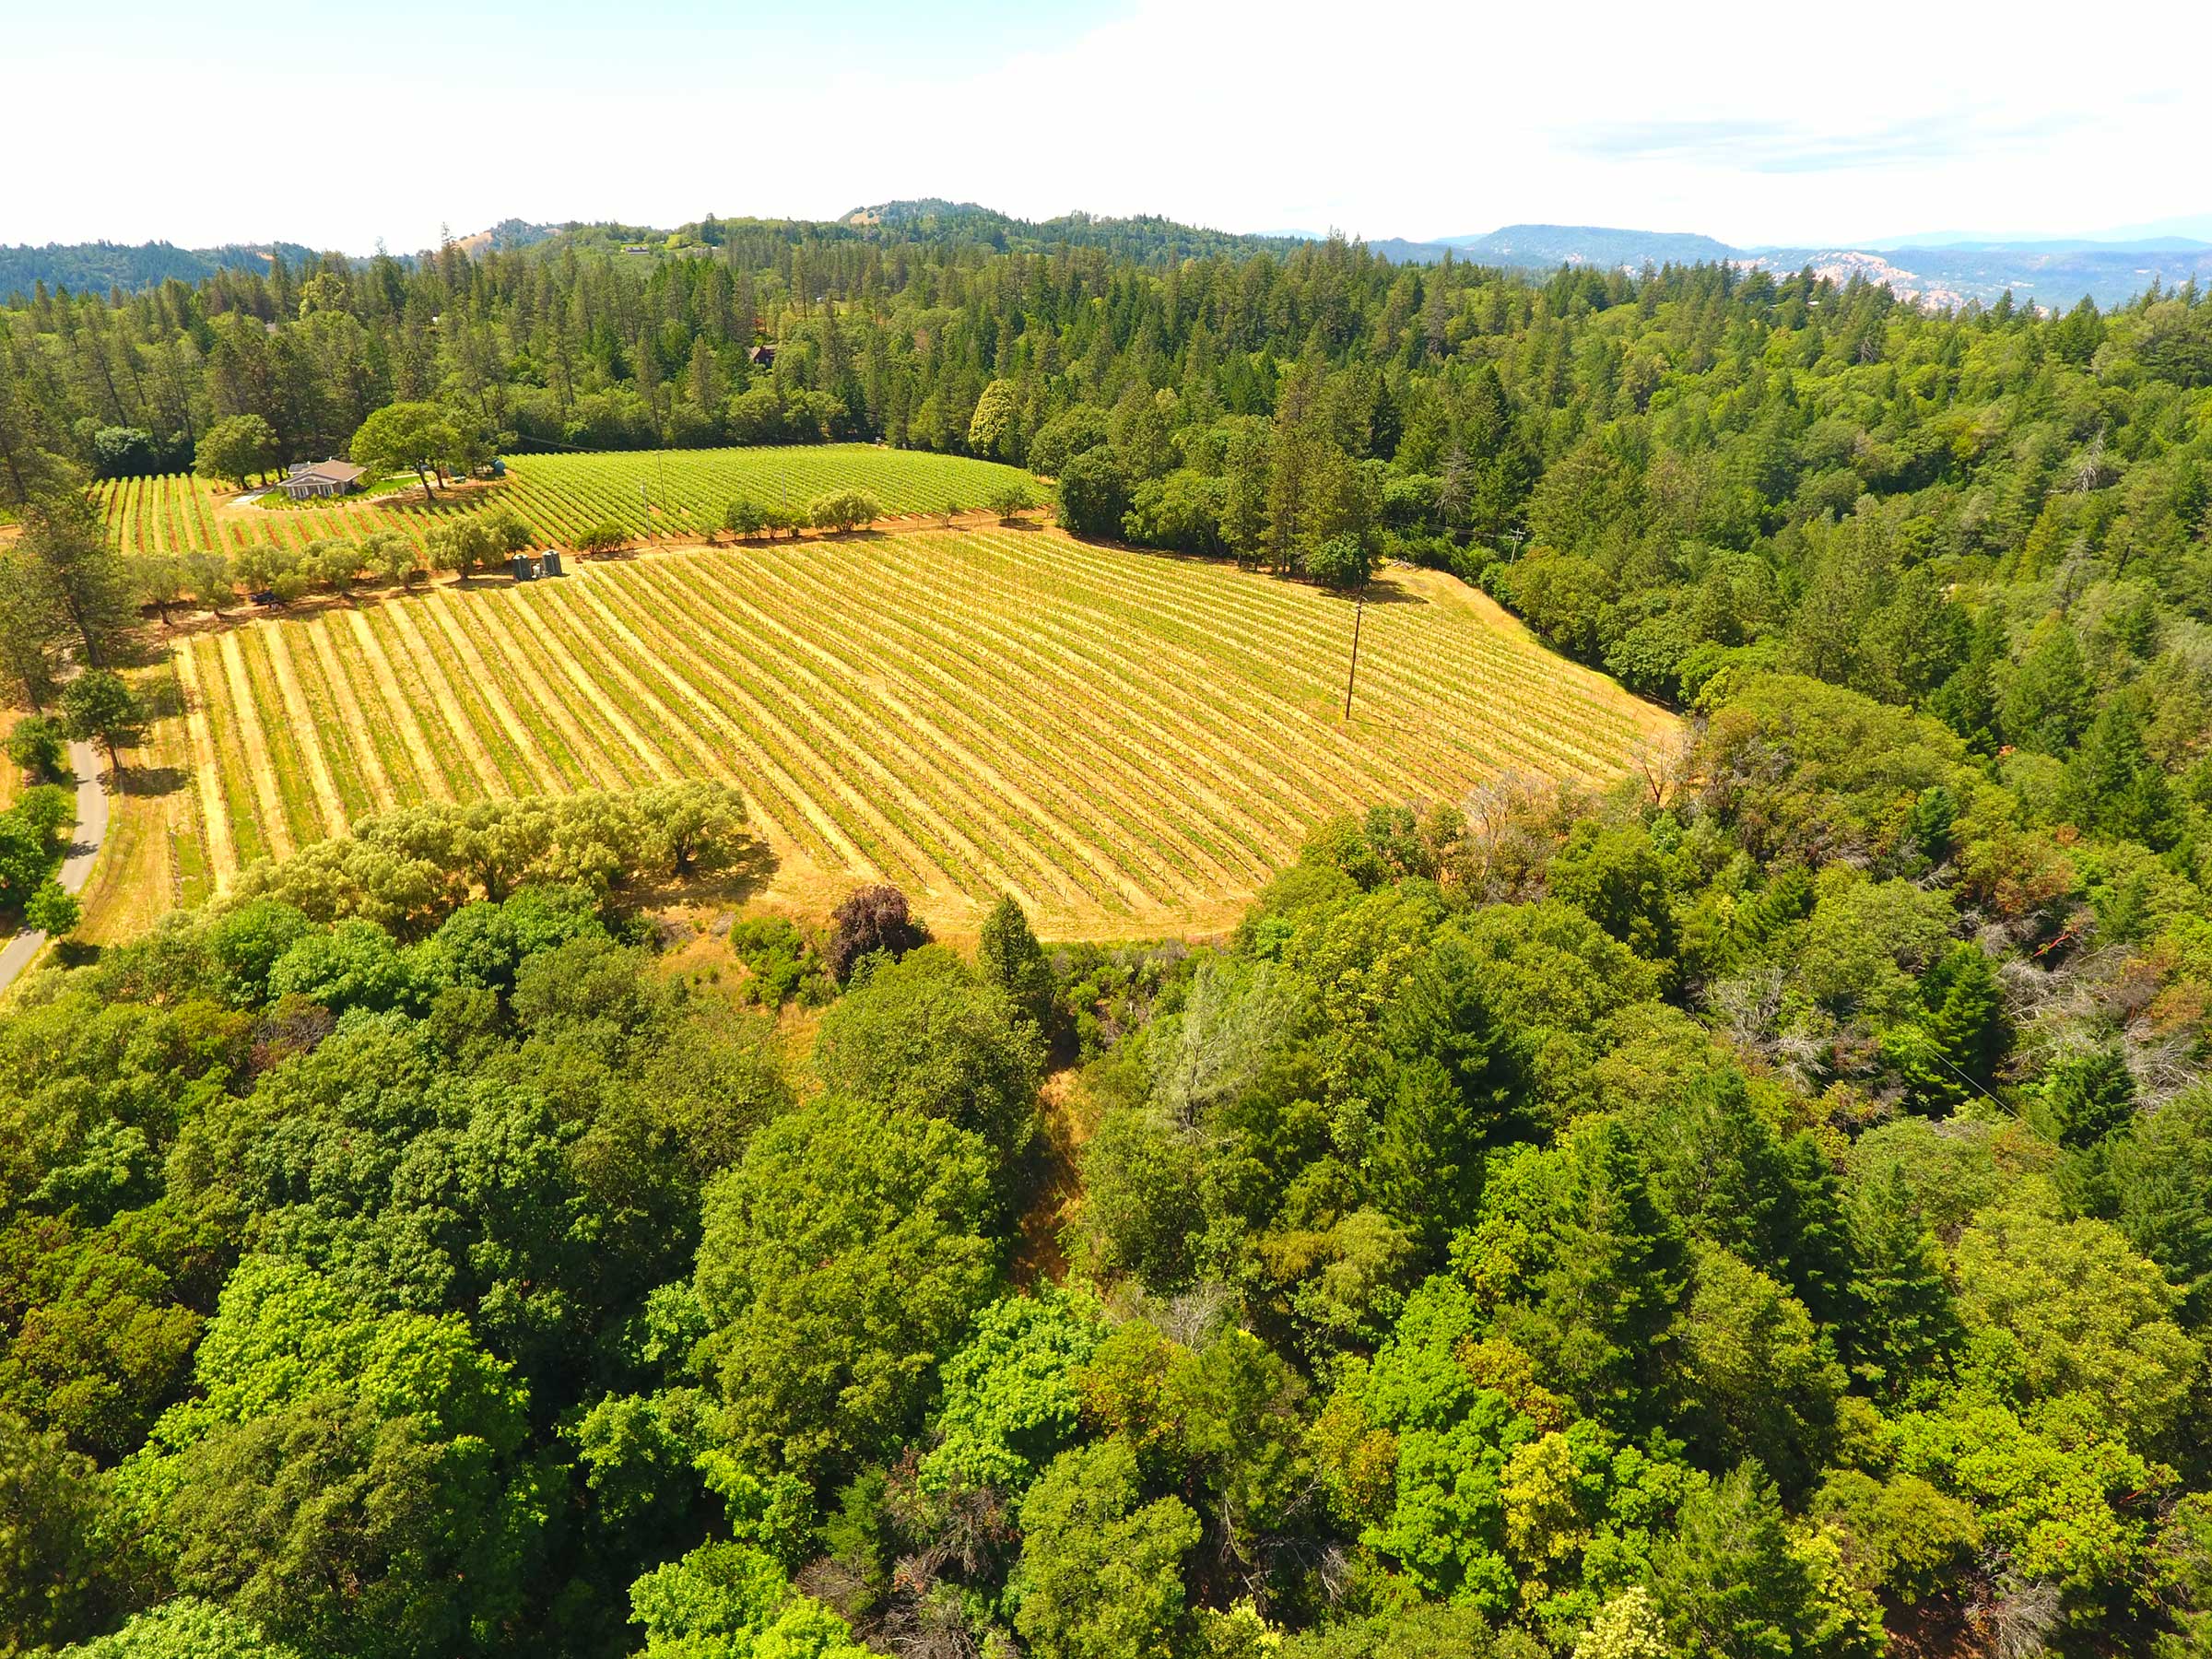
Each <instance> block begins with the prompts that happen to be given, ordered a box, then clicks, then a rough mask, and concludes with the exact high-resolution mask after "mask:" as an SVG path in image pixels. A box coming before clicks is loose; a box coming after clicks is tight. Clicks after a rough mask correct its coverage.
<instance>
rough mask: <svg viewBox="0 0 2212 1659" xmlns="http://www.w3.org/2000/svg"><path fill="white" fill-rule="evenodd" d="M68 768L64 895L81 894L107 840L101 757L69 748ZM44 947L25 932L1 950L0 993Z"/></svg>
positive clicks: (85, 747) (83, 747)
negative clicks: (71, 801)
mask: <svg viewBox="0 0 2212 1659" xmlns="http://www.w3.org/2000/svg"><path fill="white" fill-rule="evenodd" d="M69 766H70V770H71V771H75V772H76V833H75V834H74V835H73V836H72V837H71V838H70V841H69V851H68V853H67V854H66V855H65V857H64V858H63V859H62V869H61V883H62V888H63V890H65V892H71V893H81V892H83V891H84V890H85V883H86V882H88V881H89V880H91V879H92V861H93V860H94V859H96V858H98V857H99V856H100V843H101V842H102V841H106V840H107V838H108V792H107V791H106V789H104V788H102V787H101V785H100V758H99V756H98V755H96V754H94V753H93V750H92V746H91V745H90V744H88V743H73V744H71V745H70V746H69ZM45 945H46V935H44V934H42V933H33V932H25V933H19V934H18V935H16V936H15V937H14V938H12V939H10V940H9V941H8V942H7V945H6V947H5V948H0V991H6V989H7V988H8V986H10V985H12V984H14V983H15V981H16V976H17V975H18V974H19V973H21V972H22V971H23V970H24V969H26V968H28V967H29V966H30V963H31V960H32V959H33V958H35V957H36V956H37V955H38V954H39V952H40V951H41V950H42V949H43V948H44V947H45Z"/></svg>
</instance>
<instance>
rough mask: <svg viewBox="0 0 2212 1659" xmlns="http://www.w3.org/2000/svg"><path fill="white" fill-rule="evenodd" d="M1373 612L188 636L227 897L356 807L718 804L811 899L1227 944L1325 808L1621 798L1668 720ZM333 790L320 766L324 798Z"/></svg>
mask: <svg viewBox="0 0 2212 1659" xmlns="http://www.w3.org/2000/svg"><path fill="white" fill-rule="evenodd" d="M1378 601H1379V602H1377V603H1373V604H1371V605H1370V606H1368V607H1367V612H1366V622H1365V631H1364V634H1363V640H1362V645H1361V652H1360V667H1359V695H1358V699H1357V704H1356V709H1355V713H1354V716H1353V718H1352V720H1351V721H1350V722H1349V723H1348V724H1347V723H1345V722H1344V721H1342V720H1341V719H1340V718H1339V711H1340V704H1341V700H1342V697H1343V687H1344V678H1343V677H1344V671H1345V661H1346V653H1347V647H1348V645H1349V642H1350V625H1351V607H1350V606H1348V605H1347V604H1345V603H1344V602H1342V601H1340V600H1337V599H1335V598H1332V597H1330V596H1328V595H1326V594H1321V593H1318V592H1316V591H1314V590H1312V589H1311V588H1307V587H1303V586H1300V585H1296V584H1291V583H1285V582H1274V581H1270V580H1268V579H1266V578H1265V577H1261V576H1257V575H1252V574H1249V573H1245V572H1241V571H1235V570H1231V569H1229V568H1227V567H1224V566H1219V565H1210V564H1201V563H1195V562H1190V561H1182V560H1174V559H1160V558H1157V557H1152V556H1147V555H1143V554H1135V553H1127V552H1122V551H1118V550H1115V549H1112V548H1106V547H1088V546H1085V545H1082V544H1079V543H1077V542H1074V541H1072V540H1070V539H1069V538H1067V537H1065V536H1063V535H1058V534H1057V533H1053V532H1044V531H990V532H980V533H974V534H966V533H961V534H953V535H912V536H903V537H901V536H896V535H889V536H879V537H872V538H863V539H859V540H851V541H841V542H837V541H822V542H800V543H784V544H778V545H776V546H774V547H737V548H732V549H725V550H691V551H679V552H673V553H669V554H667V555H665V556H662V557H657V558H653V559H643V560H638V561H632V562H629V563H627V564H618V565H611V566H593V567H591V568H589V569H587V570H585V571H582V572H581V573H580V574H577V575H574V576H571V578H570V579H568V580H566V581H562V582H539V583H533V584H530V585H528V586H524V587H510V586H507V585H505V584H503V583H484V584H479V585H478V586H477V587H475V588H473V589H469V590H462V589H457V588H445V589H441V590H438V591H435V592H429V593H420V594H405V595H401V594H385V595H372V596H370V597H368V598H366V599H365V600H364V601H363V603H362V605H361V606H359V608H358V609H357V608H355V607H352V606H344V605H332V606H325V607H324V608H323V609H321V610H320V611H317V612H313V613H312V614H302V615H299V616H295V617H292V618H287V619H285V620H281V621H275V622H266V621H261V622H253V623H249V624H245V625H243V626H242V627H241V628H239V629H234V630H232V631H229V632H227V633H224V634H221V635H219V636H213V637H205V636H204V637H201V638H199V639H196V640H194V641H188V642H186V644H185V645H184V646H183V648H182V656H181V661H180V670H181V673H180V678H181V680H182V684H183V686H184V688H185V690H186V693H187V698H186V705H187V708H188V709H189V710H190V711H191V712H192V714H193V718H192V720H191V721H190V722H189V724H188V726H187V730H186V732H185V735H184V736H183V738H182V739H181V740H180V743H179V747H178V753H179V754H180V756H181V757H182V758H183V759H182V762H181V763H182V764H183V765H184V766H186V767H187V768H188V770H189V771H190V774H191V776H192V778H193V780H194V787H195V789H196V791H197V792H198V794H200V795H201V796H202V797H203V799H204V801H205V803H206V822H207V824H208V826H209V831H210V832H209V834H208V836H207V843H208V852H209V861H208V862H209V864H210V865H212V866H213V869H214V873H215V875H216V876H217V877H218V878H219V877H220V876H222V875H224V874H227V873H228V872H229V870H230V869H231V868H234V867H235V866H236V865H237V864H239V863H241V862H242V861H244V860H247V859H250V858H253V857H255V856H258V855H261V854H262V853H267V852H270V851H273V850H275V849H276V848H277V847H278V846H281V845H287V844H290V843H291V842H293V841H297V840H299V839H300V837H301V836H302V835H303V834H305V833H306V832H307V831H308V830H310V829H311V828H312V827H313V826H315V825H317V824H319V823H322V822H324V820H326V819H328V818H330V817H331V816H332V814H333V813H334V812H343V813H344V814H347V815H348V816H352V815H358V814H359V812H360V811H362V810H364V809H366V808H370V807H372V806H375V805H379V804H382V802H384V801H386V800H388V799H400V800H406V799H415V798H421V797H423V796H430V797H441V798H473V797H477V796H480V795H483V794H510V793H523V792H526V791H533V790H541V789H548V788H550V789H565V788H578V787H592V786H598V785H601V784H606V783H622V782H644V781H647V780H650V779H652V778H657V777H674V776H711V777H717V778H722V779H725V780H728V781H731V782H735V783H737V784H738V785H739V786H740V787H741V788H742V789H743V790H744V791H745V792H746V794H747V799H748V801H749V802H750V803H751V804H752V807H753V810H754V814H755V818H756V821H757V822H758V823H759V825H760V826H761V828H762V829H763V830H764V832H765V833H766V834H767V835H768V836H769V838H770V839H771V841H772V842H773V843H774V845H775V847H776V849H777V852H778V853H779V854H780V855H781V857H782V859H783V861H784V877H783V880H784V883H785V885H786V887H787V888H788V889H789V890H791V891H793V892H794V893H799V892H804V893H806V894H808V895H811V896H813V897H816V898H819V897H821V896H824V895H833V894H834V893H835V892H836V891H837V890H839V889H840V888H842V887H844V886H847V885H850V884H851V883H853V882H854V881H857V880H862V879H875V878H888V879H891V880H894V881H898V882H900V884H901V885H903V886H905V887H906V888H908V889H909V891H910V892H911V893H912V895H913V896H914V897H915V899H916V900H917V902H918V903H919V904H920V905H921V906H922V907H923V909H924V911H925V912H927V913H928V914H930V915H931V916H932V917H933V919H935V920H936V921H938V922H939V923H940V924H942V925H945V926H947V927H951V928H954V929H958V928H959V927H960V926H962V925H971V924H972V922H973V918H974V915H975V912H976V908H977V907H978V906H980V905H982V904H984V903H987V902H988V901H989V900H991V899H993V898H994V897H995V896H996V895H997V894H998V893H999V892H1001V891H1012V892H1014V893H1016V894H1017V895H1018V897H1020V898H1021V899H1022V900H1024V902H1025V903H1027V904H1028V905H1030V907H1031V908H1032V909H1033V910H1034V911H1036V912H1038V913H1039V914H1040V917H1041V922H1042V924H1044V925H1045V926H1046V927H1047V928H1048V929H1049V930H1053V931H1056V932H1059V933H1061V934H1063V935H1077V934H1082V933H1090V934H1094V935H1097V934H1112V933H1121V934H1128V933H1132V932H1136V931H1148V930H1161V931H1164V930H1169V929H1174V928H1189V927H1194V926H1209V925H1217V924H1220V923H1221V922H1222V921H1223V920H1225V919H1226V918H1228V917H1229V916H1230V915H1232V914H1233V913H1234V912H1235V911H1236V910H1237V909H1238V908H1239V907H1240V906H1241V905H1242V904H1243V903H1244V902H1245V901H1246V900H1248V899H1249V897H1250V895H1251V894H1252V892H1253V890H1254V889H1255V888H1257V887H1258V886H1259V885H1260V884H1261V883H1262V882H1264V881H1265V879H1266V878H1267V877H1268V875H1269V873H1270V872H1272V871H1273V870H1274V869H1276V868H1277V867H1279V866H1280V865H1282V863H1284V862H1285V861H1286V860H1288V858H1289V857H1290V856H1291V855H1292V854H1293V853H1295V851H1296V849H1297V847H1298V845H1299V843H1300V841H1301V840H1302V839H1303V838H1304V837H1305V835H1306V834H1307V833H1308V832H1310V831H1311V830H1312V828H1313V827H1314V826H1315V825H1316V824H1318V823H1320V822H1322V821H1323V820H1324V819H1326V818H1329V817H1332V816H1334V815H1335V814H1337V813H1340V812H1344V811H1347V810H1353V809H1357V808H1360V807H1364V806H1370V805H1373V804H1376V803H1379V802H1396V801H1403V800H1406V799H1407V798H1420V799H1429V800H1451V799H1456V798H1458V797H1460V796H1462V795H1464V794H1465V793H1466V792H1467V791H1469V790H1470V789H1472V788H1474V787H1476V786H1477V785H1478V784H1480V783H1481V782H1484V781H1485V780H1487V779H1488V778H1490V777H1493V776H1495V775H1497V774H1498V773H1499V772H1500V771H1523V772H1528V773H1534V774H1541V775H1547V776H1554V777H1557V776H1569V775H1575V776H1589V777H1603V776H1607V775H1611V774H1614V773H1617V772H1618V771H1620V770H1621V769H1622V768H1624V767H1625V766H1626V765H1627V764H1628V763H1629V761H1630V758H1631V756H1632V754H1633V752H1634V750H1635V748H1636V747H1637V746H1638V745H1639V744H1640V743H1642V742H1645V741H1647V740H1650V739H1652V738H1653V737H1656V736H1658V735H1661V734H1663V733H1664V732H1665V730H1666V729H1667V728H1668V727H1669V725H1670V722H1669V720H1668V718H1667V716H1665V714H1664V713H1662V712H1660V711H1658V710H1655V709H1653V708H1651V707H1650V706H1648V705H1645V704H1643V703H1641V702H1638V701H1637V700H1634V699H1632V698H1630V697H1629V696H1627V695H1626V694H1625V693H1623V692H1622V691H1620V690H1619V688H1617V687H1615V686H1613V685H1611V684H1610V683H1609V682H1607V681H1606V680H1604V679H1602V678H1600V677H1597V676H1595V675H1592V674H1589V673H1587V672H1585V671H1584V670H1582V669H1580V668H1576V667H1574V666H1572V665H1569V664H1566V663H1563V662H1561V661H1560V660H1559V659H1558V658H1557V657H1554V656H1551V655H1550V654H1548V653H1546V652H1545V651H1543V650H1542V649H1541V648H1540V647H1539V646H1538V645H1537V644H1536V643H1535V641H1533V640H1531V639H1530V638H1529V637H1528V636H1527V634H1526V633H1525V632H1524V630H1522V629H1520V628H1519V627H1518V626H1517V625H1516V624H1514V623H1512V621H1511V619H1510V618H1504V617H1503V616H1502V615H1501V614H1500V613H1498V612H1496V611H1495V610H1494V608H1489V607H1486V606H1484V604H1483V603H1482V602H1481V601H1480V597H1479V595H1474V594H1469V593H1468V592H1467V590H1465V589H1464V588H1461V587H1460V586H1459V584H1457V583H1455V582H1448V581H1447V580H1444V579H1441V578H1432V577H1430V576H1429V575H1428V574H1426V573H1420V572H1406V573H1402V574H1401V575H1400V576H1399V577H1398V578H1397V579H1395V580H1394V581H1392V582H1387V583H1385V584H1383V586H1382V589H1381V591H1380V592H1379V594H1378ZM318 768H320V771H318Z"/></svg>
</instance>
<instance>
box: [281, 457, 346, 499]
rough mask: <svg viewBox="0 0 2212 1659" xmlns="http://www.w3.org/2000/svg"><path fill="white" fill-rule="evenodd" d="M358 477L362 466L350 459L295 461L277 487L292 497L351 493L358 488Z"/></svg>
mask: <svg viewBox="0 0 2212 1659" xmlns="http://www.w3.org/2000/svg"><path fill="white" fill-rule="evenodd" d="M362 477H363V472H362V469H361V468H360V467H358V466H356V465H354V464H353V463H352V462H350V461H336V460H332V461H295V462H293V463H292V465H291V466H290V468H289V469H288V471H287V472H286V473H285V475H284V482H283V483H282V484H279V485H278V486H277V488H279V489H281V490H283V491H284V493H285V494H286V495H288V496H289V497H291V498H292V500H295V501H312V500H321V499H323V498H324V497H327V496H342V495H351V494H352V493H353V492H354V491H355V490H357V489H359V488H360V487H361V478H362Z"/></svg>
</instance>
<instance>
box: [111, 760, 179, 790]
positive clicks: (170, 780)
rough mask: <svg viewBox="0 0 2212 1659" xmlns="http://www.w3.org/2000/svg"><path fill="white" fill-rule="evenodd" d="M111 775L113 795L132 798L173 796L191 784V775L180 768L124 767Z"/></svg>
mask: <svg viewBox="0 0 2212 1659" xmlns="http://www.w3.org/2000/svg"><path fill="white" fill-rule="evenodd" d="M112 775H113V776H114V779H115V785H114V787H115V793H116V794H126V795H132V796H147V797H153V796H159V795H170V794H176V793H177V791H179V790H180V789H182V788H183V787H185V785H187V784H188V783H190V782H192V774H191V773H190V772H188V771H185V770H184V769H183V768H182V767H181V766H126V767H124V768H123V769H121V771H120V772H118V773H115V774H112Z"/></svg>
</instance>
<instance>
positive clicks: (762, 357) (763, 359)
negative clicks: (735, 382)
mask: <svg viewBox="0 0 2212 1659" xmlns="http://www.w3.org/2000/svg"><path fill="white" fill-rule="evenodd" d="M745 357H746V360H747V362H749V363H750V364H752V366H753V367H754V368H756V369H773V368H774V367H775V366H776V348H775V347H773V346H756V347H753V348H752V349H751V350H750V351H748V352H747V353H746V354H745Z"/></svg>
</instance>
